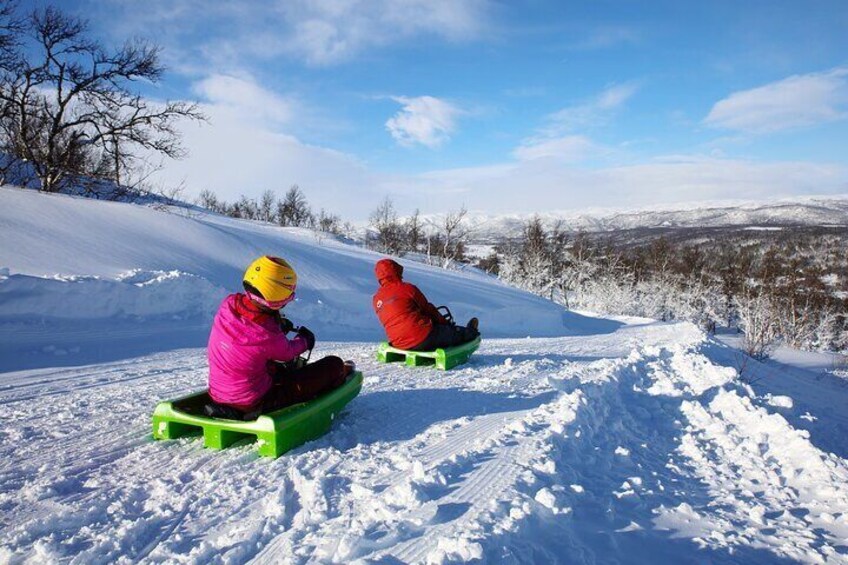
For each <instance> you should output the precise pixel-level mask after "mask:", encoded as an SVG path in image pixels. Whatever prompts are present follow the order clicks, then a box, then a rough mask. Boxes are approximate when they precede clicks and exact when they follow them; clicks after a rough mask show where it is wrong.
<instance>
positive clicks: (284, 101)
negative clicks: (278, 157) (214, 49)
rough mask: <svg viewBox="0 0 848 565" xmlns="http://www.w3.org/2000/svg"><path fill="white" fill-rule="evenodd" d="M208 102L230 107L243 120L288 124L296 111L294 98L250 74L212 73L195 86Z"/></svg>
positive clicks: (195, 90) (197, 92)
mask: <svg viewBox="0 0 848 565" xmlns="http://www.w3.org/2000/svg"><path fill="white" fill-rule="evenodd" d="M193 90H194V92H195V94H197V95H198V96H199V97H200V98H201V99H202V100H206V102H207V104H210V105H213V106H219V107H222V108H227V109H229V110H230V111H231V112H235V113H238V114H239V115H240V116H241V117H242V118H243V119H249V120H257V121H260V122H268V121H270V122H273V123H275V124H285V123H287V122H289V121H291V119H292V117H293V116H294V114H295V108H294V106H295V104H294V102H293V101H292V100H290V99H288V98H285V97H283V96H280V95H279V94H277V93H275V92H271V91H270V90H267V89H265V88H263V87H261V86H259V85H258V84H257V83H256V82H255V81H254V80H253V79H251V78H249V77H244V78H240V77H234V76H229V75H220V74H215V75H211V76H209V77H207V78H205V79H203V80H201V81H199V82H197V83H196V84H195V85H194V86H193Z"/></svg>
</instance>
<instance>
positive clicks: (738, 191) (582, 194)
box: [394, 156, 848, 213]
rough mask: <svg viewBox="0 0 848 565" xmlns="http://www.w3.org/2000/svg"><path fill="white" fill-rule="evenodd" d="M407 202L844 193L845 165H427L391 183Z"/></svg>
mask: <svg viewBox="0 0 848 565" xmlns="http://www.w3.org/2000/svg"><path fill="white" fill-rule="evenodd" d="M394 190H395V191H396V193H399V194H402V193H405V194H408V195H409V197H408V198H407V199H406V200H405V201H404V204H406V205H407V206H409V207H410V208H414V207H416V206H417V207H419V208H421V210H428V211H429V210H432V209H433V206H432V204H430V205H427V204H428V202H431V201H432V196H433V195H439V203H440V204H441V210H446V209H450V208H451V207H452V206H453V207H456V206H458V205H460V204H462V203H465V204H466V205H467V206H468V207H469V208H472V209H481V210H486V211H490V212H504V213H506V212H519V211H523V212H534V211H539V210H568V209H574V208H588V207H597V206H601V207H610V206H613V207H635V206H650V205H653V204H668V203H680V202H691V201H704V200H725V199H740V198H750V199H763V198H774V197H778V196H789V195H803V194H837V193H839V194H842V193H846V192H848V169H846V168H845V167H844V166H840V165H833V164H821V163H810V162H781V161H776V162H756V161H746V160H737V159H716V158H710V157H702V156H677V157H667V158H663V159H655V160H651V161H648V162H645V163H638V164H634V165H628V166H612V167H605V168H592V169H587V168H580V167H575V166H573V165H570V164H567V163H563V162H560V161H556V160H549V159H534V160H529V161H522V162H516V163H512V164H508V165H491V166H484V167H472V168H463V169H448V170H441V171H431V172H429V173H426V174H424V175H419V176H418V177H415V178H411V179H408V180H407V181H406V183H405V184H403V185H397V186H395V187H394Z"/></svg>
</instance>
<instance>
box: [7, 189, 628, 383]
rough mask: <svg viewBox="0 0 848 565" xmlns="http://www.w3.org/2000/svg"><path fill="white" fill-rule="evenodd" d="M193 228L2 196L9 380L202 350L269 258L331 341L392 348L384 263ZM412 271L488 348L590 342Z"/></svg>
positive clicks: (14, 193)
mask: <svg viewBox="0 0 848 565" xmlns="http://www.w3.org/2000/svg"><path fill="white" fill-rule="evenodd" d="M186 214H187V212H185V211H177V212H175V213H169V212H165V211H159V210H155V209H152V208H148V207H144V206H137V205H132V204H124V203H112V202H102V201H95V200H87V199H83V198H73V197H69V196H62V195H46V194H40V193H38V192H35V191H30V190H20V189H16V188H8V187H6V188H0V241H2V242H3V244H2V247H0V269H2V270H0V357H2V361H0V369H3V368H6V369H7V370H8V369H10V368H24V367H34V366H44V365H45V364H47V365H50V364H54V363H56V362H62V363H65V364H79V363H83V362H92V361H96V360H103V359H115V358H118V357H120V356H121V355H124V356H125V355H128V354H140V353H144V352H150V351H159V350H161V349H162V348H163V347H164V346H171V347H178V346H198V345H202V344H204V343H205V339H206V337H207V336H208V329H209V321H210V319H211V316H212V315H213V313H214V311H215V309H216V308H217V306H218V304H219V302H220V300H221V298H223V296H225V295H226V294H227V293H228V292H234V291H237V290H240V286H241V275H242V273H243V272H244V268H245V267H246V266H247V265H248V264H249V262H250V261H251V260H253V259H254V258H255V257H257V256H259V255H262V254H274V255H281V256H283V257H285V258H287V259H288V260H289V261H290V262H291V263H292V264H293V265H294V266H295V268H296V269H297V271H298V274H299V280H300V282H299V285H298V299H297V301H296V302H295V303H294V304H293V305H291V306H289V307H288V308H287V312H288V313H289V315H290V316H291V318H292V319H293V320H294V321H295V322H297V323H298V324H305V325H308V326H309V327H310V328H312V329H313V330H315V331H316V333H317V335H318V336H319V338H320V339H347V340H375V339H377V338H379V337H380V336H381V335H382V334H381V331H382V330H381V328H380V326H379V323H378V322H377V320H376V317H375V316H374V315H373V313H372V310H371V295H372V294H373V292H374V291H375V290H376V286H377V283H376V281H375V280H374V275H373V265H374V262H375V261H376V260H377V259H378V258H379V257H380V256H379V255H378V254H376V253H373V252H370V251H367V250H364V249H361V248H359V247H355V246H352V245H348V244H345V243H341V242H338V241H335V240H334V239H331V238H328V237H324V238H320V239H319V238H318V236H317V235H316V234H315V233H314V232H311V231H308V230H301V229H294V228H279V227H275V226H271V225H268V224H262V223H258V222H248V221H244V220H234V219H231V218H225V217H221V216H217V215H214V214H201V213H197V212H195V213H191V214H189V215H186ZM402 262H403V263H404V265H405V272H406V275H407V278H408V279H409V280H411V281H414V282H415V283H416V284H417V285H418V286H420V288H421V289H422V290H423V291H424V292H425V294H427V296H428V297H430V299H431V300H432V301H433V302H434V303H436V304H448V305H450V307H451V310H452V311H453V313H454V314H455V316H456V317H457V318H458V319H460V320H465V319H468V318H470V317H471V316H478V317H479V318H480V319H481V321H482V325H483V327H484V330H485V333H486V335H488V336H492V337H519V336H520V337H524V336H528V335H532V336H555V335H570V334H574V333H580V332H584V331H586V324H585V320H584V319H583V318H581V317H580V316H577V315H574V314H570V313H568V312H566V311H565V310H563V309H561V308H558V307H552V305H551V304H550V303H549V302H548V301H546V300H543V299H541V298H538V297H535V296H533V295H531V294H529V293H525V292H521V291H518V290H515V289H513V288H511V287H508V286H505V285H503V284H501V283H500V282H499V281H497V280H496V279H493V278H491V277H488V276H486V275H484V274H481V273H478V272H464V273H459V272H446V271H443V270H440V269H435V268H431V267H428V266H425V265H421V264H419V263H414V262H404V261H402ZM598 324H599V322H597V321H595V322H592V327H593V328H594V329H593V330H592V331H595V329H596V328H597V326H598ZM607 326H608V327H609V329H612V327H613V326H612V325H611V324H607ZM45 356H46V357H49V358H50V359H49V360H46V361H45V360H44V357H45Z"/></svg>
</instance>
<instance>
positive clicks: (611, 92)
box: [548, 82, 640, 134]
mask: <svg viewBox="0 0 848 565" xmlns="http://www.w3.org/2000/svg"><path fill="white" fill-rule="evenodd" d="M639 87H640V85H639V83H638V82H627V83H623V84H617V85H614V86H611V87H609V88H607V89H605V90H604V91H603V92H601V93H600V94H598V95H597V96H595V97H593V98H591V99H590V100H587V101H585V102H583V103H581V104H577V105H574V106H569V107H566V108H563V109H562V110H559V111H558V112H554V113H553V114H551V115H550V116H548V122H549V124H550V125H549V128H548V129H549V131H553V132H554V133H555V134H558V133H561V132H562V131H574V130H577V129H581V128H589V127H595V126H599V125H604V124H606V123H607V122H608V121H609V120H610V118H612V116H614V115H615V113H616V112H617V111H618V110H619V109H620V108H621V107H622V106H624V104H625V103H626V102H627V101H628V100H629V99H630V98H631V97H632V96H633V95H634V94H636V92H637V91H638V90H639Z"/></svg>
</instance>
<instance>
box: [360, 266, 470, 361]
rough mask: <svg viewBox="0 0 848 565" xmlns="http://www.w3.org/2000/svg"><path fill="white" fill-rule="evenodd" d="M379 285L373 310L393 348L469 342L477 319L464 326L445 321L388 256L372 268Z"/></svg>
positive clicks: (423, 348) (428, 348)
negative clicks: (406, 279) (405, 279)
mask: <svg viewBox="0 0 848 565" xmlns="http://www.w3.org/2000/svg"><path fill="white" fill-rule="evenodd" d="M374 273H375V275H376V276H377V282H379V283H380V288H379V289H377V293H376V294H374V299H373V300H372V304H373V306H374V312H376V313H377V317H378V318H379V319H380V323H381V324H383V328H384V329H385V330H386V337H387V338H388V340H389V343H390V344H391V345H392V347H397V348H398V349H411V350H414V351H433V350H434V349H438V348H440V347H451V346H453V345H459V344H461V343H465V342H468V341H472V340H473V339H475V338H476V337H477V336H479V335H480V332H479V331H477V318H471V320H469V322H468V325H467V326H465V327H464V326H458V325H456V324H454V323H452V322H451V321H449V320H447V319H446V318H445V317H444V316H443V315H442V314H441V313H440V312H439V311H438V310H437V309H436V307H435V306H433V305H432V304H430V302H429V301H428V300H427V298H426V297H425V296H424V295H423V294H422V293H421V291H420V290H418V287H416V286H415V285H414V284H410V283H408V282H404V281H403V267H402V266H401V265H399V264H398V263H397V262H395V261H393V260H391V259H381V260H379V261H377V265H376V266H375V267H374Z"/></svg>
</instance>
